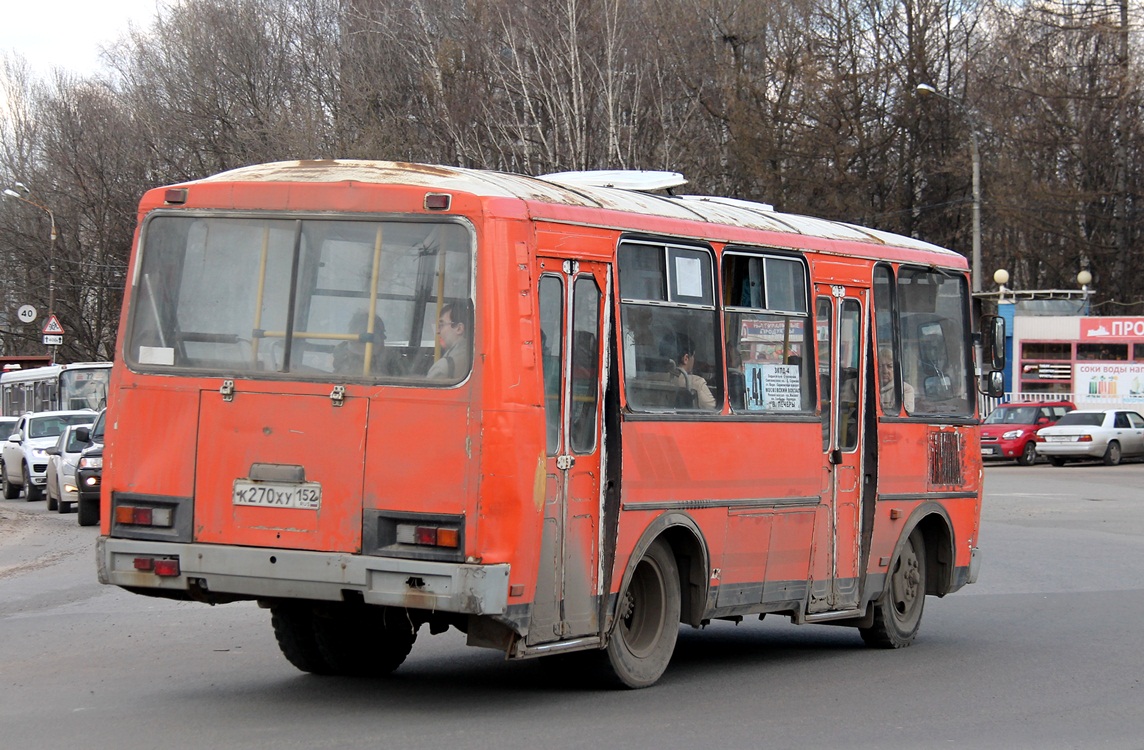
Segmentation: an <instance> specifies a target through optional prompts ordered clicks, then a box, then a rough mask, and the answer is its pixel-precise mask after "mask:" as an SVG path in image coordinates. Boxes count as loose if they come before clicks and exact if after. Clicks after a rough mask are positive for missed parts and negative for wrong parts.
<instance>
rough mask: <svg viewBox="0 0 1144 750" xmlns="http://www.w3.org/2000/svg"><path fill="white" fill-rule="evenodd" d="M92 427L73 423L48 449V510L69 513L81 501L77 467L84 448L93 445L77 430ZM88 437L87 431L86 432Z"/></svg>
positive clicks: (46, 491) (46, 490) (45, 492)
mask: <svg viewBox="0 0 1144 750" xmlns="http://www.w3.org/2000/svg"><path fill="white" fill-rule="evenodd" d="M80 427H88V428H90V427H91V424H72V425H68V426H67V427H65V428H64V431H63V432H61V433H60V436H59V438H58V439H57V440H56V444H55V445H53V446H52V447H51V448H48V450H47V451H46V452H47V454H48V472H47V473H48V483H47V485H46V486H45V487H44V494H45V495H47V496H48V510H58V511H59V512H60V513H67V512H68V510H69V509H71V508H74V507H75V506H76V503H78V502H79V491H78V490H77V489H76V484H75V467H76V464H77V463H78V462H79V456H80V453H82V452H83V449H84V448H90V447H91V440H81V439H80V435H79V434H77V432H76V431H77V430H78V429H79V428H80ZM83 436H84V437H87V433H84V435H83Z"/></svg>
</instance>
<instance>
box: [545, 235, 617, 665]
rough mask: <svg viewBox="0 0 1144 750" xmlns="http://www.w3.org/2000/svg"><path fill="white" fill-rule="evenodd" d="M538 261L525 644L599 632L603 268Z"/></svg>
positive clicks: (550, 259) (605, 282)
mask: <svg viewBox="0 0 1144 750" xmlns="http://www.w3.org/2000/svg"><path fill="white" fill-rule="evenodd" d="M538 262H539V273H538V276H539V294H538V298H539V302H540V320H541V331H542V336H541V348H542V356H543V359H544V367H543V370H544V384H545V388H544V390H545V421H546V435H547V439H546V443H547V450H546V456H547V458H546V466H545V502H544V530H543V535H542V538H541V554H540V569H539V571H538V574H537V584H536V598H535V601H534V603H533V612H532V620H531V624H530V627H529V634H528V639H527V642H528V643H529V644H534V643H544V642H548V641H553V640H558V639H562V638H570V637H574V636H580V635H588V634H595V633H596V632H597V631H598V619H599V618H598V614H597V613H598V599H597V596H598V593H599V592H598V589H599V580H600V570H599V569H600V555H599V537H600V527H599V522H600V515H601V502H602V498H601V479H600V477H601V473H602V465H603V461H602V455H601V454H602V445H601V443H602V440H601V430H600V425H601V403H602V394H603V386H604V379H603V377H602V376H601V372H602V369H601V368H602V363H603V352H604V351H605V350H606V349H605V342H604V332H605V331H607V330H608V325H607V321H608V307H607V306H606V305H605V304H603V301H604V299H605V291H606V290H607V288H608V280H609V274H608V266H607V265H606V264H603V263H589V262H585V261H576V260H572V259H570V258H554V257H542V258H539V259H538Z"/></svg>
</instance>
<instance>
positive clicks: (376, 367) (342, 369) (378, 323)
mask: <svg viewBox="0 0 1144 750" xmlns="http://www.w3.org/2000/svg"><path fill="white" fill-rule="evenodd" d="M368 320H369V313H367V312H365V311H364V310H359V311H358V312H356V313H354V314H353V317H352V318H350V324H349V333H351V334H357V336H358V338H357V339H355V340H353V341H342V342H341V343H339V344H338V345H337V346H336V347H334V371H335V372H338V373H340V374H342V375H354V376H358V375H395V374H399V373H395V372H392V369H393V368H392V367H390V366H389V361H388V357H387V350H386V348H385V322H384V321H382V319H381V317H380V316H377V315H375V316H373V332H372V334H371V333H370V331H369V329H368V326H367V325H366V323H367V321H368ZM370 341H372V342H373V347H372V351H371V352H370V357H369V359H370V364H369V370H368V372H367V371H366V368H365V350H366V344H367V343H369V342H370Z"/></svg>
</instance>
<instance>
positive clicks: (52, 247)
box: [4, 182, 56, 364]
mask: <svg viewBox="0 0 1144 750" xmlns="http://www.w3.org/2000/svg"><path fill="white" fill-rule="evenodd" d="M16 187H18V188H20V189H21V190H23V191H24V192H23V194H21V193H18V192H16V191H15V190H13V189H12V188H5V189H4V195H5V196H7V197H9V198H15V199H16V200H18V201H22V202H24V203H27V204H28V205H29V206H35V207H36V208H38V209H40V210H41V211H45V212H47V214H48V218H49V219H50V220H51V222H52V234H51V239H50V242H49V243H48V317H49V318H50V317H51V316H52V315H53V314H54V313H55V311H56V214H55V212H53V211H52V209H50V208H48V207H47V206H45V205H44V204H42V203H40V202H38V201H35V200H32V199H31V198H30V197H28V195H29V193H30V191H29V190H28V188H27V187H26V186H25V185H24V184H23V183H21V182H17V183H16ZM50 349H51V353H52V363H53V364H54V363H55V360H56V347H54V346H53V347H50Z"/></svg>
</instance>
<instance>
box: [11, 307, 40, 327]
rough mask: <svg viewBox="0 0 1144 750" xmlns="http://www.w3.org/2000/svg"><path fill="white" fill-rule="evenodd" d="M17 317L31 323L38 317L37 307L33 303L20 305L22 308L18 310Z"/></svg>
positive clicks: (22, 321)
mask: <svg viewBox="0 0 1144 750" xmlns="http://www.w3.org/2000/svg"><path fill="white" fill-rule="evenodd" d="M16 317H18V318H19V319H20V322H21V323H31V322H32V321H33V320H35V319H36V308H34V307H32V306H31V305H20V309H19V310H17V311H16Z"/></svg>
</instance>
